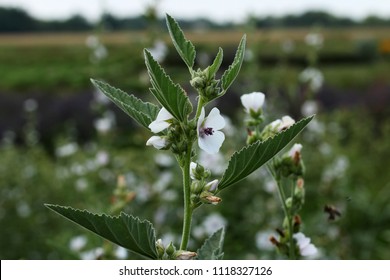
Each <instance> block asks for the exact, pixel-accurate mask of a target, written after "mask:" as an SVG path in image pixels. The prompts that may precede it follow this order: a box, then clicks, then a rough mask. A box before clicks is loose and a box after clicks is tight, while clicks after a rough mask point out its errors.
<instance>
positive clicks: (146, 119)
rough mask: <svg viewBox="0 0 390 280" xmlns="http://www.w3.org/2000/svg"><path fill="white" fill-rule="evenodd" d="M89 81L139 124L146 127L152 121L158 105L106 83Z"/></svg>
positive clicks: (155, 115) (157, 110)
mask: <svg viewBox="0 0 390 280" xmlns="http://www.w3.org/2000/svg"><path fill="white" fill-rule="evenodd" d="M91 82H92V83H93V84H94V85H95V86H96V88H97V89H99V90H100V91H101V92H102V93H103V94H104V95H106V96H107V97H108V98H109V99H110V100H111V101H112V102H114V103H115V104H116V105H117V106H118V107H119V108H121V109H122V110H123V111H124V112H125V113H127V114H128V115H129V116H130V117H132V118H133V119H134V120H135V121H136V122H138V123H139V124H140V125H142V126H144V127H146V128H148V125H149V124H150V123H151V122H152V121H154V120H155V119H156V117H157V114H158V112H159V110H160V109H159V108H158V106H156V105H154V104H152V103H149V102H143V101H142V100H141V99H139V98H137V97H135V96H134V95H132V94H127V93H126V92H124V91H122V90H120V89H117V88H115V87H113V86H110V85H109V84H107V83H104V82H101V81H98V80H94V79H91Z"/></svg>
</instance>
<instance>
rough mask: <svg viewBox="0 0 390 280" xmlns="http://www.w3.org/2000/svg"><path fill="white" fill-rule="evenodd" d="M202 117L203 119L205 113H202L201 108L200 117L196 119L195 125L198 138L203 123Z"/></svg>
mask: <svg viewBox="0 0 390 280" xmlns="http://www.w3.org/2000/svg"><path fill="white" fill-rule="evenodd" d="M204 117H205V112H204V108H202V110H201V111H200V115H199V119H198V123H197V128H198V136H199V129H200V128H201V126H202V124H203V121H204Z"/></svg>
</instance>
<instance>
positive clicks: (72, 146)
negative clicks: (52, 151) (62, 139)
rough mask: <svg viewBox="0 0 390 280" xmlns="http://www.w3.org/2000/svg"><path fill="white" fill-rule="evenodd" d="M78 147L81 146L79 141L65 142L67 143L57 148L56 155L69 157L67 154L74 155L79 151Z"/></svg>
mask: <svg viewBox="0 0 390 280" xmlns="http://www.w3.org/2000/svg"><path fill="white" fill-rule="evenodd" d="M78 148H79V146H78V145H77V143H74V142H71V143H68V144H65V145H63V146H61V147H58V148H57V149H56V156H57V157H67V156H70V155H73V154H74V153H76V152H77V150H78Z"/></svg>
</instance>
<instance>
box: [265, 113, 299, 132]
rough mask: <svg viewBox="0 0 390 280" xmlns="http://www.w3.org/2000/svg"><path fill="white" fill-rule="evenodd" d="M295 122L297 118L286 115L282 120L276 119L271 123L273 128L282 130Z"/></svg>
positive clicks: (278, 130)
mask: <svg viewBox="0 0 390 280" xmlns="http://www.w3.org/2000/svg"><path fill="white" fill-rule="evenodd" d="M294 123H295V120H294V119H293V118H291V117H290V116H284V117H282V119H281V120H275V121H273V122H272V123H270V124H269V126H270V127H271V129H272V130H274V131H276V132H280V131H282V130H285V129H287V128H289V127H290V126H292V125H293V124H294Z"/></svg>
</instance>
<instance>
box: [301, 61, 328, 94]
mask: <svg viewBox="0 0 390 280" xmlns="http://www.w3.org/2000/svg"><path fill="white" fill-rule="evenodd" d="M299 80H300V81H301V82H303V83H308V84H309V86H310V89H311V90H313V91H315V92H316V91H318V90H319V89H320V88H321V87H322V84H323V83H324V75H323V74H322V72H321V71H320V70H318V69H316V68H313V67H308V68H306V69H305V70H303V71H302V72H301V73H300V74H299Z"/></svg>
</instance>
